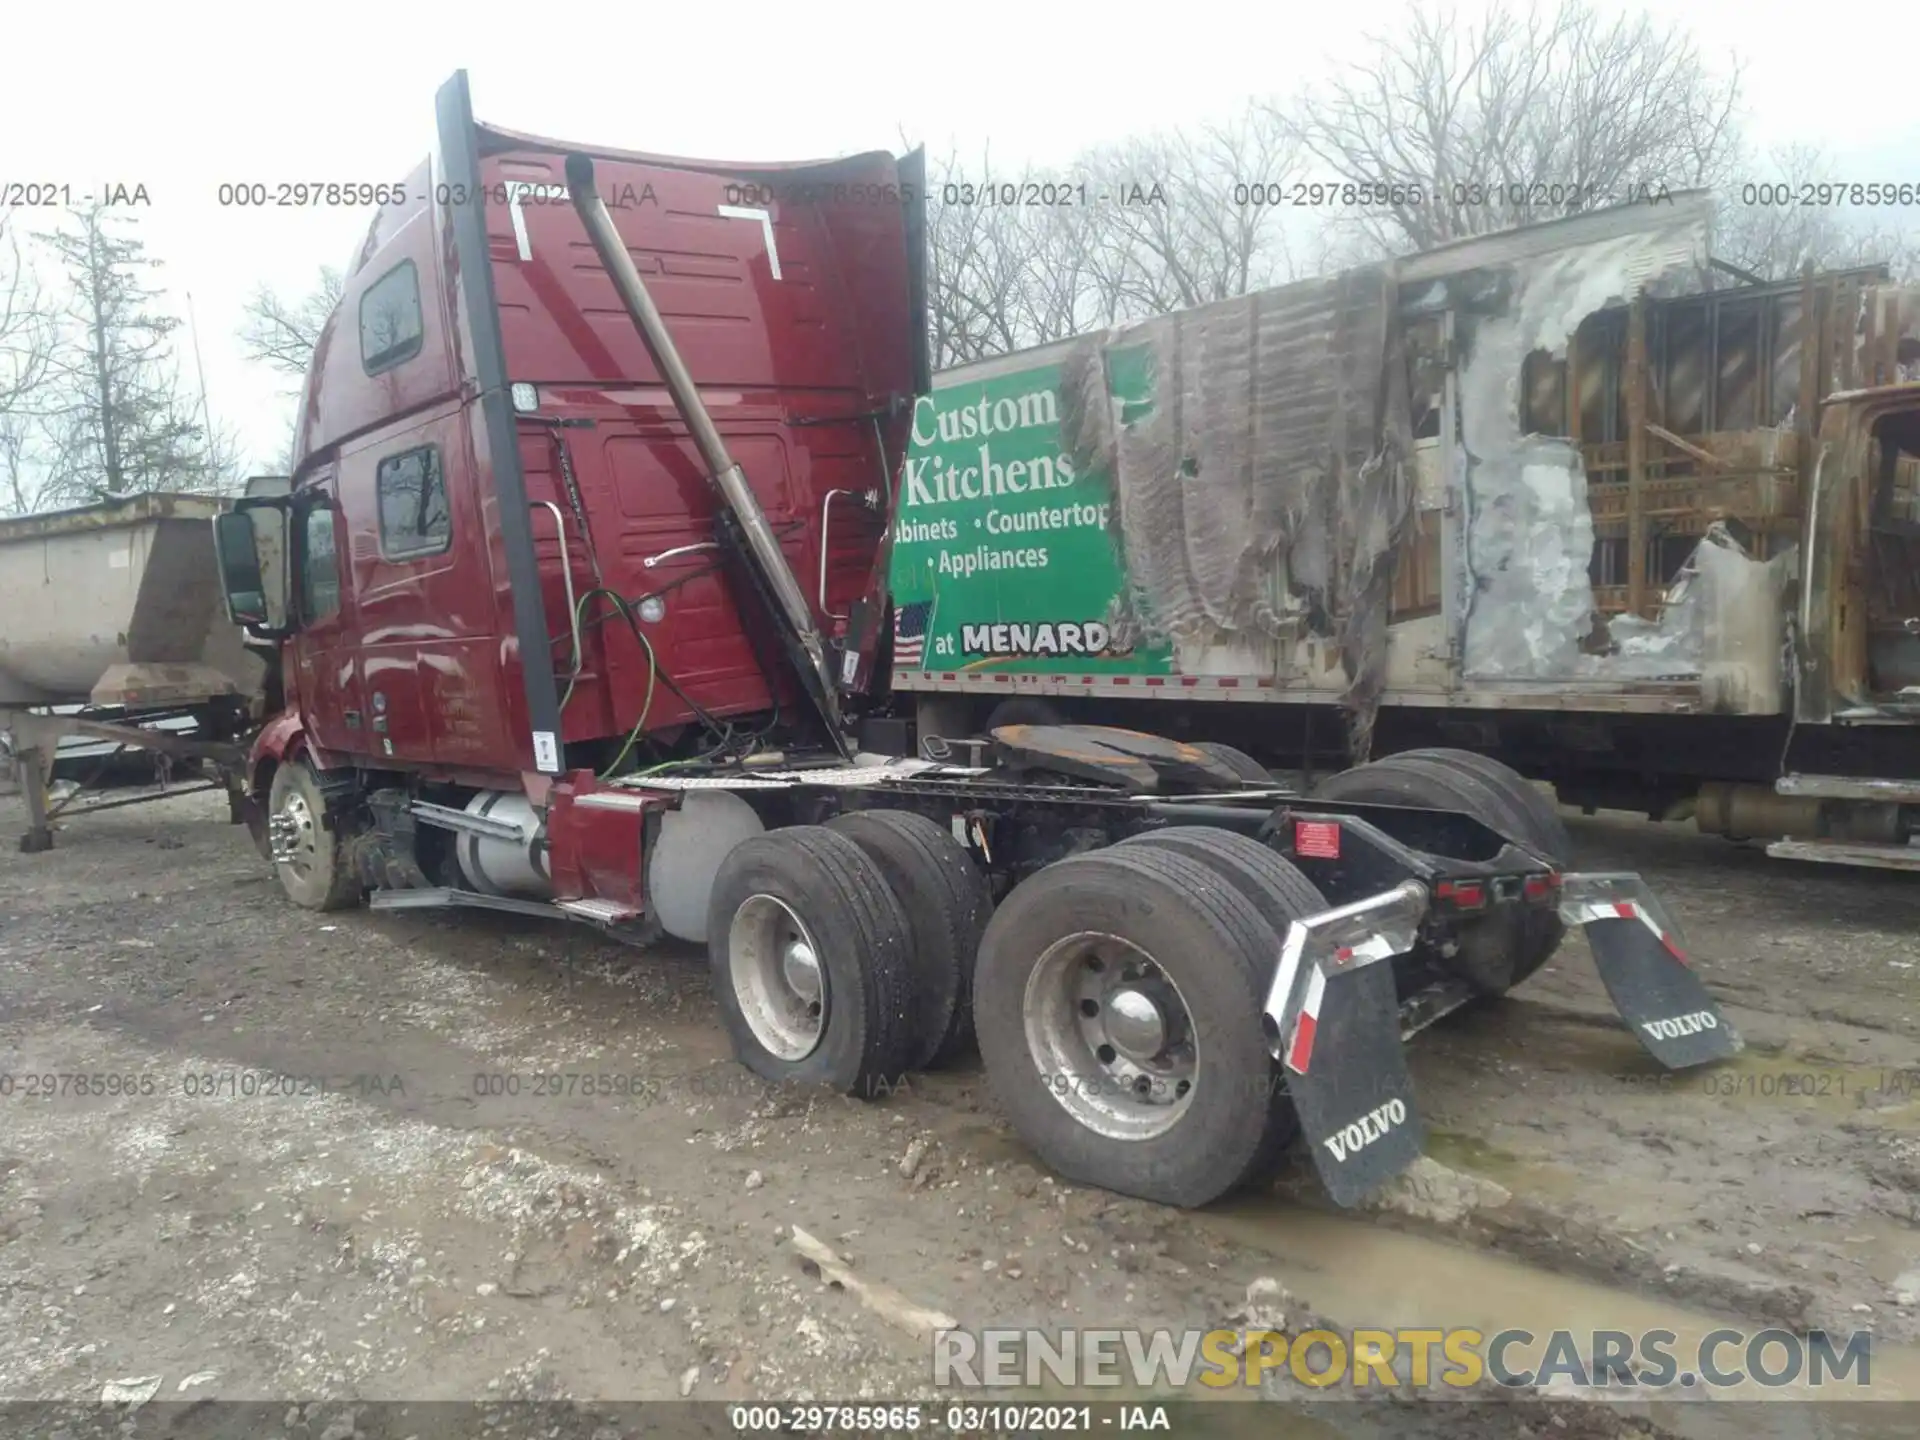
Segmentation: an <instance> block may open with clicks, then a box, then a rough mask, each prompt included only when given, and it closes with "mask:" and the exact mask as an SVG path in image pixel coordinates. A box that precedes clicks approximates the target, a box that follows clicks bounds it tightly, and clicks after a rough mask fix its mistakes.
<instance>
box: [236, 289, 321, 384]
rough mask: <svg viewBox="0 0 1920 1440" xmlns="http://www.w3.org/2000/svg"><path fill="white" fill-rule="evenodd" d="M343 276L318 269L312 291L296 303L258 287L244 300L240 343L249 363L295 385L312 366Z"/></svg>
mask: <svg viewBox="0 0 1920 1440" xmlns="http://www.w3.org/2000/svg"><path fill="white" fill-rule="evenodd" d="M345 288H346V281H345V277H343V276H342V275H341V273H340V272H339V271H338V270H335V269H334V268H333V267H332V266H328V265H323V266H321V267H320V278H319V281H318V282H317V283H316V284H315V286H314V288H313V289H312V290H310V291H308V292H307V293H306V294H305V295H302V296H301V297H300V298H298V299H297V300H285V299H282V298H281V297H280V296H279V295H278V294H276V293H275V292H274V291H273V290H271V289H269V288H268V287H267V286H265V285H262V286H261V287H260V288H259V289H258V290H256V291H254V293H253V297H252V298H251V299H250V300H248V301H247V305H246V312H245V313H246V319H245V321H244V322H242V324H241V326H240V344H241V348H242V349H244V350H245V352H246V355H247V358H248V359H249V360H255V361H258V362H259V363H261V364H262V365H268V366H271V367H272V368H273V369H275V370H277V371H279V372H280V373H281V374H282V375H286V376H289V377H291V378H292V379H293V380H294V382H295V383H296V385H297V384H298V382H299V381H301V380H302V379H304V378H305V376H306V373H307V368H308V366H310V365H311V364H312V363H313V352H314V349H315V348H316V347H317V346H318V345H319V343H320V334H321V332H322V331H323V330H325V329H326V327H327V321H328V320H329V319H330V318H332V315H333V312H334V311H335V310H337V309H338V308H339V306H340V296H341V295H342V293H343V292H344V290H345Z"/></svg>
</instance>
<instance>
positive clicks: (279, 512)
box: [213, 499, 290, 638]
mask: <svg viewBox="0 0 1920 1440" xmlns="http://www.w3.org/2000/svg"><path fill="white" fill-rule="evenodd" d="M213 538H214V549H215V551H216V553H217V554H218V556H219V560H220V588H221V590H222V591H223V592H224V593H225V595H226V600H227V618H228V619H229V620H231V621H232V622H233V623H234V624H235V625H243V626H245V627H246V628H247V629H248V630H249V631H250V632H252V633H253V634H255V635H257V636H260V637H261V638H274V637H276V636H280V635H285V634H287V633H289V630H290V627H289V625H288V623H287V619H288V613H287V612H288V605H287V598H288V596H287V512H286V507H285V505H284V503H275V501H274V500H271V499H269V500H264V501H261V500H256V501H253V502H251V503H249V502H248V501H244V500H243V501H241V502H240V503H239V504H238V505H237V506H235V507H234V508H233V509H232V510H229V511H228V512H227V513H226V514H224V515H216V516H215V517H214V521H213Z"/></svg>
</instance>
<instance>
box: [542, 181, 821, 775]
mask: <svg viewBox="0 0 1920 1440" xmlns="http://www.w3.org/2000/svg"><path fill="white" fill-rule="evenodd" d="M567 193H568V194H569V195H570V196H572V198H573V208H574V209H575V210H576V211H578V212H579V215H580V220H581V223H582V224H584V225H585V226H586V227H587V238H588V239H590V240H591V241H592V242H593V248H594V251H595V253H597V254H598V255H599V257H600V264H601V265H602V266H603V267H604V268H605V270H606V272H607V275H608V276H609V277H610V278H611V279H612V281H613V287H614V289H615V290H617V291H618V292H619V294H620V300H621V302H622V303H623V304H624V305H625V306H626V307H627V315H628V317H629V318H630V319H631V320H632V321H633V324H634V328H635V329H636V330H638V331H639V332H640V338H641V340H642V341H644V342H645V344H646V347H647V353H648V354H649V355H651V356H652V357H653V363H654V366H655V367H656V368H657V369H658V370H659V371H660V378H661V380H662V381H664V382H665V384H666V387H667V390H668V392H669V393H670V394H671V395H672V396H673V405H674V409H676V410H677V411H679V413H680V418H681V419H682V420H683V421H685V422H686V426H687V429H688V430H689V431H690V432H691V433H692V435H693V441H694V444H696V445H697V446H699V448H700V456H701V459H702V460H703V461H705V463H706V466H707V471H708V478H709V479H710V480H711V481H712V483H713V486H714V488H715V489H716V490H718V491H719V492H720V498H721V499H722V500H723V501H725V502H726V506H727V509H728V510H730V511H731V512H732V514H733V517H734V519H735V520H737V521H738V522H739V527H740V535H741V538H743V539H744V540H745V542H746V545H745V549H746V558H747V559H748V561H749V563H751V564H752V566H753V568H754V570H755V571H756V572H757V574H758V576H759V578H760V580H761V582H762V583H763V584H764V586H765V587H766V590H767V591H768V593H769V595H770V596H771V598H772V600H773V603H774V606H775V608H776V610H777V612H778V613H777V614H776V616H775V618H776V619H779V620H783V621H784V622H785V626H784V628H785V632H786V633H785V635H784V637H783V638H784V639H785V640H786V641H787V650H788V653H789V655H790V656H791V658H792V660H793V663H794V668H795V670H796V671H798V672H799V676H800V682H801V685H802V686H803V687H804V688H805V689H806V691H807V693H808V695H809V696H811V697H812V699H813V702H814V705H815V708H816V709H818V711H819V712H820V718H821V719H822V720H823V721H825V722H826V725H827V729H828V732H829V734H830V735H831V737H832V739H833V742H834V744H835V746H837V747H838V748H839V750H840V753H841V754H842V755H843V756H850V755H851V754H852V747H851V745H850V743H849V740H848V737H847V733H846V724H845V721H844V720H843V719H842V718H841V715H840V700H839V692H838V690H837V689H836V687H835V683H834V677H833V670H832V667H831V665H830V664H829V663H828V660H827V647H826V641H825V639H824V638H823V637H822V636H821V634H820V631H819V628H818V627H817V626H816V625H815V624H814V623H813V612H812V611H811V610H809V609H808V608H807V598H806V595H805V594H804V593H803V592H802V591H801V589H800V582H799V581H798V580H797V579H796V578H795V577H794V573H793V570H792V568H791V567H790V566H788V564H787V559H786V556H785V555H783V554H782V553H781V551H780V542H779V540H778V539H777V538H776V537H775V535H774V533H773V527H772V526H770V525H768V524H767V516H766V512H765V511H763V510H762V509H761V508H760V502H759V500H758V499H757V498H756V497H755V495H754V493H753V490H752V487H750V486H749V485H748V484H747V477H746V474H745V472H744V471H742V470H741V468H740V467H739V466H738V465H737V464H735V463H734V460H733V457H732V456H731V455H729V454H728V453H727V446H726V442H725V441H723V440H722V439H721V438H720V431H719V430H718V429H717V428H716V427H715V426H714V423H713V417H712V416H711V415H709V414H708V413H707V407H706V404H705V402H704V401H702V400H701V398H700V390H699V387H698V386H696V385H695V384H694V383H693V376H692V375H690V374H688V373H687V367H686V362H685V361H683V360H682V359H681V358H680V351H679V350H678V348H677V347H676V346H675V345H674V343H673V336H672V335H670V334H668V333H667V324H666V321H665V320H664V319H663V318H661V315H660V311H659V309H658V307H657V306H655V305H654V303H653V296H651V295H650V294H648V293H647V287H646V284H645V282H644V281H642V280H641V278H640V271H639V270H638V269H637V268H636V267H635V265H634V263H633V257H632V256H631V255H629V254H628V253H627V247H626V243H625V242H624V241H623V240H621V238H620V232H619V231H618V230H616V229H615V228H614V224H613V217H612V216H611V215H609V214H608V213H607V206H606V202H605V201H604V200H602V199H601V198H600V192H599V190H598V189H597V188H596V187H595V185H594V176H593V161H592V160H591V159H590V158H589V157H587V156H585V155H569V156H568V157H567Z"/></svg>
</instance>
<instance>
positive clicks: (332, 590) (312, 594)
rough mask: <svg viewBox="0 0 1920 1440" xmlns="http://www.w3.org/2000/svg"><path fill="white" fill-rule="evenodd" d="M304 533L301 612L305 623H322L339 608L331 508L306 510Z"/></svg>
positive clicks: (338, 587)
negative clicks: (318, 621) (320, 621)
mask: <svg viewBox="0 0 1920 1440" xmlns="http://www.w3.org/2000/svg"><path fill="white" fill-rule="evenodd" d="M306 531H307V533H306V546H305V553H304V554H303V555H302V556H301V562H302V563H301V567H300V574H301V584H300V592H301V593H300V599H301V609H302V610H303V611H304V612H305V613H304V618H305V619H307V620H308V621H314V620H324V619H326V618H327V617H328V616H329V615H332V614H333V613H335V612H336V611H337V610H339V608H340V561H339V557H338V555H337V554H336V553H335V550H334V544H333V511H332V509H330V508H329V507H328V506H327V505H326V504H325V503H321V504H318V505H315V506H314V507H313V508H312V509H311V510H309V511H307V521H306Z"/></svg>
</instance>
